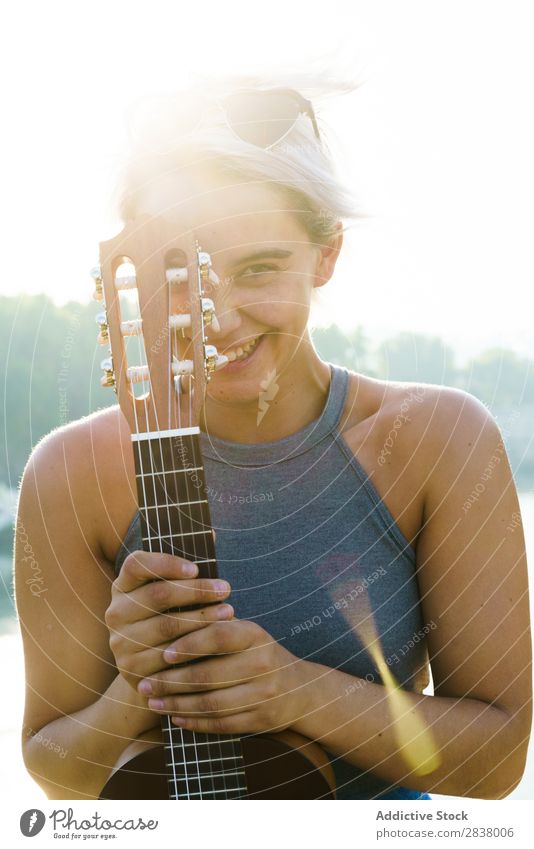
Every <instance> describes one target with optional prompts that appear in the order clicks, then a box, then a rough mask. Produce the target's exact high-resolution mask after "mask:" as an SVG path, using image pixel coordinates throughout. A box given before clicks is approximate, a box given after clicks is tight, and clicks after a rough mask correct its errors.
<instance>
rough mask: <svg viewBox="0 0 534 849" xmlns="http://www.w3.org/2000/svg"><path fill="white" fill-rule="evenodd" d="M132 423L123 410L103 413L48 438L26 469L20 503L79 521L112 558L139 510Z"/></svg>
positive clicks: (94, 547)
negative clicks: (27, 502)
mask: <svg viewBox="0 0 534 849" xmlns="http://www.w3.org/2000/svg"><path fill="white" fill-rule="evenodd" d="M132 479H133V468H132V456H131V444H130V438H129V431H128V426H127V423H126V421H125V419H124V417H123V416H122V414H121V412H120V409H119V408H118V407H109V408H106V409H104V410H99V411H98V412H96V413H93V414H91V415H89V416H86V417H84V418H82V419H78V420H76V421H74V422H70V423H68V424H66V425H64V426H63V427H60V428H57V429H56V430H53V431H51V432H50V433H49V434H47V435H46V436H45V437H44V438H43V439H42V440H41V441H40V442H39V443H38V444H37V446H36V447H35V449H34V450H33V452H32V454H31V456H30V459H29V461H28V464H27V466H26V469H25V472H24V476H23V483H22V489H21V498H24V499H26V500H30V499H31V500H33V502H34V507H35V509H43V510H44V509H46V511H47V513H48V516H47V520H48V521H49V522H50V521H51V520H53V516H54V513H55V512H57V515H58V516H60V515H61V514H63V516H65V513H68V514H71V515H73V516H75V520H76V521H75V524H76V526H77V527H78V529H79V532H80V533H81V534H82V535H83V537H84V540H85V542H86V543H87V544H88V545H89V547H90V548H91V549H92V550H93V551H97V552H99V554H101V555H102V556H104V557H105V559H108V560H112V559H113V551H114V550H115V549H116V548H117V547H118V543H120V539H119V534H120V533H121V532H122V531H123V530H124V524H125V516H128V515H131V513H133V511H134V509H135V492H134V490H132Z"/></svg>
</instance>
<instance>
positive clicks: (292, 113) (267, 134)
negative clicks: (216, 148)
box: [224, 91, 300, 148]
mask: <svg viewBox="0 0 534 849" xmlns="http://www.w3.org/2000/svg"><path fill="white" fill-rule="evenodd" d="M224 107H225V110H226V116H227V120H228V124H229V125H230V127H231V128H232V130H233V131H234V133H236V135H238V136H239V137H240V138H241V139H243V141H246V142H248V143H249V144H254V145H256V146H257V147H263V148H267V147H270V146H271V145H273V144H276V142H277V141H279V140H280V139H281V138H282V137H283V136H285V134H286V133H287V132H288V131H289V130H290V129H291V127H292V126H293V124H294V123H295V121H296V120H297V118H298V115H299V112H300V105H299V103H298V101H297V100H295V98H293V97H292V96H291V94H289V93H287V94H286V93H283V92H271V91H265V92H250V93H249V92H236V93H235V94H231V95H229V96H228V97H227V98H226V99H225V101H224Z"/></svg>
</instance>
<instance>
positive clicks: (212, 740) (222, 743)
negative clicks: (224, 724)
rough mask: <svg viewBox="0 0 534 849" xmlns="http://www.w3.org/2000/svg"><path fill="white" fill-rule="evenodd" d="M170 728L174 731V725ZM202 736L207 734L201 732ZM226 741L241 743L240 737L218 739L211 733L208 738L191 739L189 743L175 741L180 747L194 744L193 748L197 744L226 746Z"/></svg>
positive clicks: (196, 735) (184, 747) (198, 735)
mask: <svg viewBox="0 0 534 849" xmlns="http://www.w3.org/2000/svg"><path fill="white" fill-rule="evenodd" d="M172 730H173V732H174V730H175V727H173V729H172ZM191 734H193V732H191ZM200 736H201V735H200V734H199V733H197V734H195V737H197V738H198V737H200ZM202 736H204V737H206V736H207V735H206V734H203V735H202ZM228 743H241V737H231V738H229V739H222V740H219V739H218V738H217V736H216V735H215V734H213V735H211V738H210V739H209V740H198V739H196V740H195V741H193V740H192V741H191V742H190V743H186V742H185V741H183V742H182V740H180V742H179V743H177V745H178V746H180V748H183V749H186V748H187V747H188V746H195V748H196V747H197V746H226V745H227V744H228ZM169 748H171V747H170V746H169ZM236 757H238V756H237V755H236Z"/></svg>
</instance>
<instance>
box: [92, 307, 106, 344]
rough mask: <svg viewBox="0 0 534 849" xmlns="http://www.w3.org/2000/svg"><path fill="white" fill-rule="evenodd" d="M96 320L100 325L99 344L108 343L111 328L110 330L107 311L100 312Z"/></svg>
mask: <svg viewBox="0 0 534 849" xmlns="http://www.w3.org/2000/svg"><path fill="white" fill-rule="evenodd" d="M95 321H96V323H97V324H98V327H99V330H100V332H99V334H98V337H97V338H98V344H99V345H107V344H108V342H109V330H108V320H107V316H106V313H105V312H99V313H98V315H97V316H95Z"/></svg>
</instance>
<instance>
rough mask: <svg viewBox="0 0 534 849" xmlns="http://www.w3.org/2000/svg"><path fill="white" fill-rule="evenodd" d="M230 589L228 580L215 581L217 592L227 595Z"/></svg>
mask: <svg viewBox="0 0 534 849" xmlns="http://www.w3.org/2000/svg"><path fill="white" fill-rule="evenodd" d="M229 589H230V584H229V583H227V581H215V592H216V593H217V595H225V594H226V593H227V592H228V590H229Z"/></svg>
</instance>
